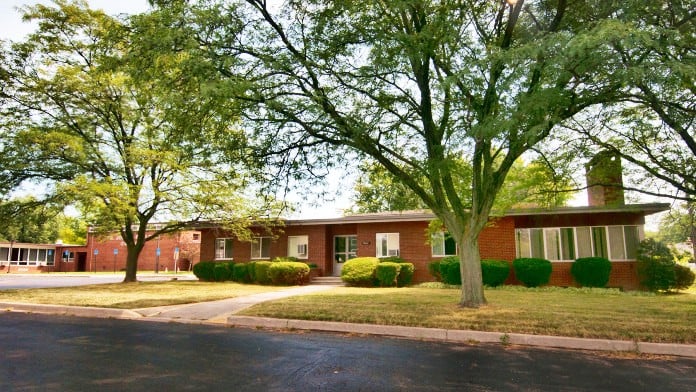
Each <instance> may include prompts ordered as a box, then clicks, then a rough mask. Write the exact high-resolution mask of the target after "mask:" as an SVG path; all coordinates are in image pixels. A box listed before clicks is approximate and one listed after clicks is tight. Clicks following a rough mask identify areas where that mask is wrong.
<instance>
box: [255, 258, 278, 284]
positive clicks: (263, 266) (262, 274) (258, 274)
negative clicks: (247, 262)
mask: <svg viewBox="0 0 696 392" xmlns="http://www.w3.org/2000/svg"><path fill="white" fill-rule="evenodd" d="M271 264H273V263H271V262H270V261H256V262H254V281H255V282H256V283H258V284H270V283H271V277H270V276H269V275H268V269H269V268H271Z"/></svg>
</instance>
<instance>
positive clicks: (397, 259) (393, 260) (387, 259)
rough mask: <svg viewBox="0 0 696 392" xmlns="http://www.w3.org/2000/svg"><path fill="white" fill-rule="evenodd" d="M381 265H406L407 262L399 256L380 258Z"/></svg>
mask: <svg viewBox="0 0 696 392" xmlns="http://www.w3.org/2000/svg"><path fill="white" fill-rule="evenodd" d="M379 262H380V263H405V262H406V260H404V259H403V258H401V257H399V256H389V257H380V258H379Z"/></svg>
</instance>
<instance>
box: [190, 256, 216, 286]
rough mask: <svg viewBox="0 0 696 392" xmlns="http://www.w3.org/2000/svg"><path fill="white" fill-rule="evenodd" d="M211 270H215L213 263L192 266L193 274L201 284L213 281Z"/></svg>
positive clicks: (206, 262) (203, 262)
mask: <svg viewBox="0 0 696 392" xmlns="http://www.w3.org/2000/svg"><path fill="white" fill-rule="evenodd" d="M213 269H215V263H214V262H212V261H201V262H199V263H197V264H196V265H194V266H193V274H194V275H196V277H197V278H198V279H199V280H201V281H203V282H212V281H214V280H215V275H214V274H213Z"/></svg>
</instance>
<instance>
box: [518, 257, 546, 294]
mask: <svg viewBox="0 0 696 392" xmlns="http://www.w3.org/2000/svg"><path fill="white" fill-rule="evenodd" d="M512 268H513V269H514V270H515V276H516V277H517V279H518V280H519V281H520V282H522V283H523V284H524V285H525V286H527V287H538V286H543V285H545V284H547V283H549V279H551V268H552V267H551V262H550V261H548V260H545V259H537V258H520V259H516V260H515V261H513V262H512Z"/></svg>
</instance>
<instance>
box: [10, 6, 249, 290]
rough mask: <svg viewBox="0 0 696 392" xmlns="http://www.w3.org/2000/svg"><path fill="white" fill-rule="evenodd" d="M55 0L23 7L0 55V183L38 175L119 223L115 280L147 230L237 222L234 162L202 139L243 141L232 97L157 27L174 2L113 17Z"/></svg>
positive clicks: (131, 270)
mask: <svg viewBox="0 0 696 392" xmlns="http://www.w3.org/2000/svg"><path fill="white" fill-rule="evenodd" d="M55 4H56V6H55V7H49V6H43V5H37V6H34V7H29V8H25V9H24V18H25V19H27V20H35V21H37V22H38V26H39V27H38V30H37V31H36V32H35V33H33V34H32V35H30V36H29V37H28V38H27V39H26V41H23V42H17V43H13V44H12V45H11V46H10V47H7V46H5V48H4V50H3V52H2V53H1V55H0V58H1V59H2V60H0V69H1V70H2V71H1V72H0V74H1V75H2V77H3V80H5V81H6V84H5V85H4V86H3V88H2V92H1V95H0V99H2V102H1V103H2V105H1V106H0V111H1V112H0V114H1V115H2V118H1V120H0V130H1V131H2V135H1V144H0V148H1V149H2V151H1V153H0V156H1V157H0V161H1V162H0V168H1V169H0V177H2V180H3V181H2V183H3V184H5V185H8V184H9V186H10V187H15V186H17V185H19V184H21V183H22V181H24V180H27V179H33V180H44V181H48V183H49V184H55V185H54V186H52V188H51V190H52V191H51V193H53V194H57V195H62V197H63V198H65V199H66V200H72V201H73V202H75V203H77V204H78V205H79V206H80V208H81V210H82V211H84V213H85V218H86V219H87V221H88V222H89V223H90V224H91V225H93V226H94V227H96V228H97V229H98V230H100V231H109V232H111V231H118V232H120V234H121V237H122V238H123V241H124V242H125V244H126V247H127V264H126V274H125V278H124V282H132V281H135V280H136V274H137V262H138V256H139V254H140V252H141V250H142V249H143V246H144V245H145V243H146V241H149V240H150V239H152V238H156V237H157V236H159V235H161V234H164V233H168V232H173V231H176V230H179V229H181V228H182V227H185V226H187V225H189V224H191V223H192V222H195V221H198V220H201V219H218V220H222V221H223V222H228V221H230V222H231V221H232V219H234V222H236V224H237V225H238V226H235V227H245V226H246V224H247V222H246V220H245V219H244V217H246V216H253V214H254V212H250V210H251V208H252V207H251V206H250V205H248V204H247V203H246V201H245V200H244V199H243V197H242V195H241V192H240V189H241V187H242V186H243V185H244V184H245V182H246V181H248V178H246V176H247V174H246V171H245V169H246V166H245V165H244V162H242V161H241V158H238V160H237V161H235V160H234V157H235V156H237V157H238V156H239V155H236V154H233V153H231V154H229V155H228V156H222V155H220V154H216V153H215V149H213V148H211V143H219V144H224V145H225V146H226V147H227V148H226V150H227V151H232V152H234V153H237V152H242V151H243V148H244V147H243V146H244V138H243V135H242V134H241V133H240V132H238V131H237V130H235V128H234V126H235V123H236V117H235V115H234V113H235V110H234V101H232V100H230V99H228V97H227V96H223V95H221V94H220V92H221V90H218V89H216V88H215V86H213V85H210V84H206V83H212V82H214V81H215V75H216V73H215V72H214V69H212V68H211V67H210V66H207V67H206V64H205V62H200V61H195V58H196V57H195V56H196V52H197V50H198V44H197V43H196V42H195V41H193V40H192V39H190V38H189V37H190V36H189V35H187V32H186V31H180V30H174V29H168V28H166V27H167V26H168V23H170V22H171V21H172V20H173V19H172V15H174V14H175V13H176V12H177V9H176V8H171V9H168V10H162V11H160V12H153V13H151V14H147V15H141V16H134V17H131V18H130V19H128V20H118V19H115V18H112V17H109V16H107V15H105V14H104V13H102V12H100V11H94V10H90V9H89V8H88V7H87V5H86V3H85V2H84V1H77V2H67V1H63V0H59V1H56V2H55ZM154 221H159V222H166V223H161V224H160V225H157V226H154V225H152V224H151V223H152V222H154Z"/></svg>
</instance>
